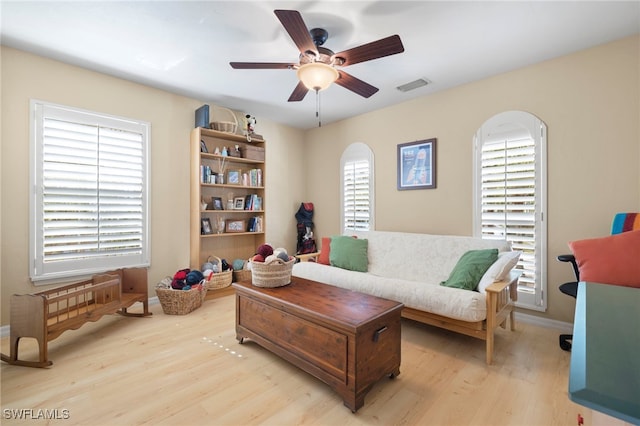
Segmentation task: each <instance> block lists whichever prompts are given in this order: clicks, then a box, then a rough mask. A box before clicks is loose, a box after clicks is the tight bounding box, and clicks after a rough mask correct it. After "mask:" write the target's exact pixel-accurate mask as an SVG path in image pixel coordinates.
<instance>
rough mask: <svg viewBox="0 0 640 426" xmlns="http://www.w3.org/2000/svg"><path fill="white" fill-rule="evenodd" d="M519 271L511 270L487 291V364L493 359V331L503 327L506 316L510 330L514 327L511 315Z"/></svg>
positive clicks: (516, 291) (516, 295) (516, 293)
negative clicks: (505, 277) (507, 275)
mask: <svg viewBox="0 0 640 426" xmlns="http://www.w3.org/2000/svg"><path fill="white" fill-rule="evenodd" d="M520 275H522V272H521V271H516V270H512V271H511V272H510V273H509V277H508V278H507V279H506V280H504V281H499V282H497V283H493V284H490V285H489V286H488V287H487V289H486V291H487V323H486V327H487V330H486V332H487V334H486V340H487V354H486V355H487V364H491V362H492V361H493V342H494V334H493V333H494V331H495V329H496V328H497V327H498V326H500V327H503V328H505V327H506V321H507V318H508V319H509V322H510V328H511V331H514V330H515V328H516V325H515V318H514V315H513V309H514V302H515V301H516V300H517V299H518V279H519V278H520Z"/></svg>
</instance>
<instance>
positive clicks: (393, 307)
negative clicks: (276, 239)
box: [233, 277, 403, 413]
mask: <svg viewBox="0 0 640 426" xmlns="http://www.w3.org/2000/svg"><path fill="white" fill-rule="evenodd" d="M233 287H234V288H235V290H236V338H237V339H238V340H239V341H240V343H243V342H244V339H246V338H249V339H251V340H252V341H255V342H256V343H258V344H259V345H260V346H262V347H264V348H266V349H268V350H269V351H271V352H273V353H275V354H277V355H279V356H280V357H282V358H284V359H285V360H287V361H289V362H290V363H292V364H294V365H296V366H297V367H299V368H301V369H302V370H304V371H306V372H307V373H309V374H312V375H313V376H315V377H317V378H318V379H320V380H322V381H323V382H325V383H326V384H328V385H329V386H331V387H332V388H333V389H334V390H335V391H336V392H338V394H339V395H340V396H341V397H342V398H343V400H344V405H346V406H347V407H349V408H350V409H351V411H352V412H354V413H355V412H356V410H358V409H359V408H360V407H362V406H363V405H364V397H365V395H366V393H367V392H368V391H369V390H370V389H371V387H372V386H373V384H374V383H376V382H377V381H379V380H380V379H381V378H383V377H384V376H389V377H391V378H393V377H395V376H397V375H398V374H400V312H401V311H402V308H403V305H402V304H401V303H398V302H394V301H391V300H387V299H381V298H379V297H374V296H369V295H366V294H362V293H357V292H355V291H350V290H345V289H342V288H339V287H334V286H330V285H327V284H322V283H318V282H315V281H311V280H305V279H302V278H297V277H292V278H291V284H289V285H287V286H284V287H277V288H260V287H255V286H253V285H251V283H249V282H240V283H234V284H233Z"/></svg>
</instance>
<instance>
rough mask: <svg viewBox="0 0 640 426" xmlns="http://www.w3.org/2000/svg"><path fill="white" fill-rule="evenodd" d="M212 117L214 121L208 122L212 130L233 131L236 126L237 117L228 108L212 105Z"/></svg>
mask: <svg viewBox="0 0 640 426" xmlns="http://www.w3.org/2000/svg"><path fill="white" fill-rule="evenodd" d="M213 119H214V121H212V122H211V123H210V126H211V128H212V129H213V130H217V131H219V132H224V133H235V132H236V130H237V128H238V119H237V118H236V115H235V114H234V113H233V111H231V110H230V109H227V108H222V107H217V106H214V108H213Z"/></svg>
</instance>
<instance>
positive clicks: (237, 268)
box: [232, 259, 244, 271]
mask: <svg viewBox="0 0 640 426" xmlns="http://www.w3.org/2000/svg"><path fill="white" fill-rule="evenodd" d="M232 265H233V270H234V271H240V270H242V268H244V260H242V259H236V260H234V261H233V264H232Z"/></svg>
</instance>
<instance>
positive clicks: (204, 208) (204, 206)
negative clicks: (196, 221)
mask: <svg viewBox="0 0 640 426" xmlns="http://www.w3.org/2000/svg"><path fill="white" fill-rule="evenodd" d="M207 206H208V204H207V202H206V201H205V200H204V199H202V200H200V210H203V211H204V210H206V209H207Z"/></svg>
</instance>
